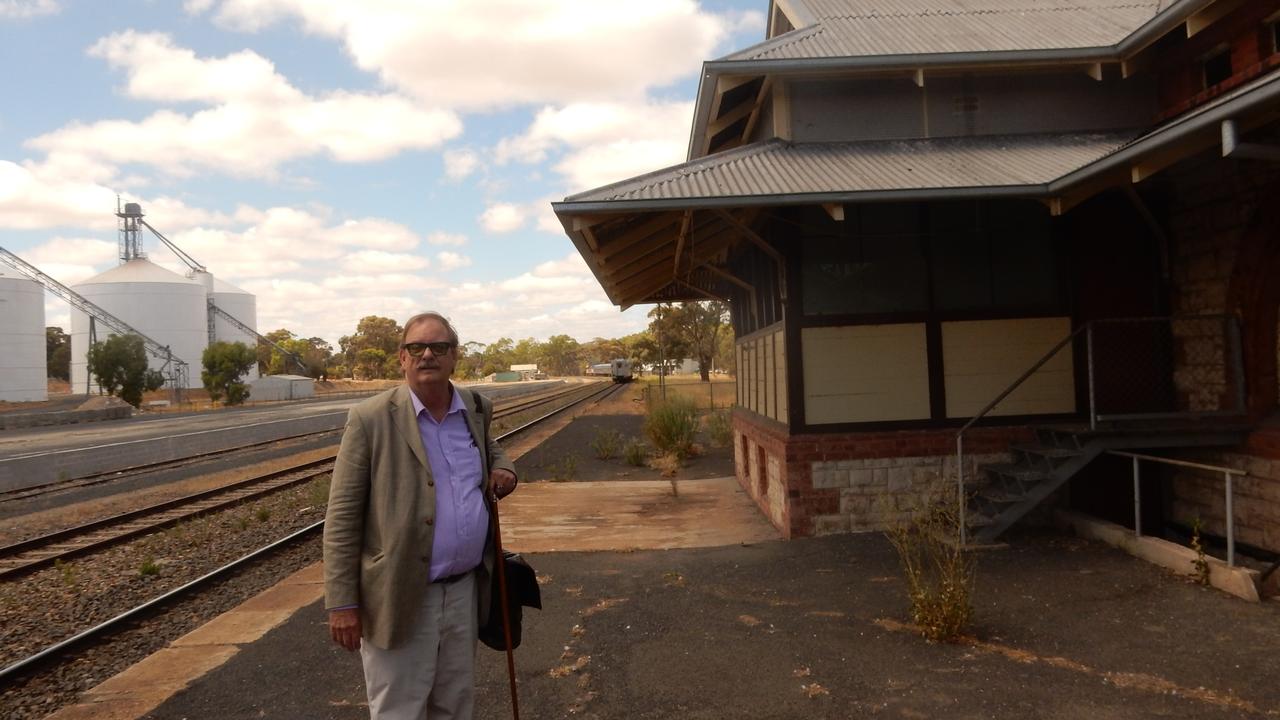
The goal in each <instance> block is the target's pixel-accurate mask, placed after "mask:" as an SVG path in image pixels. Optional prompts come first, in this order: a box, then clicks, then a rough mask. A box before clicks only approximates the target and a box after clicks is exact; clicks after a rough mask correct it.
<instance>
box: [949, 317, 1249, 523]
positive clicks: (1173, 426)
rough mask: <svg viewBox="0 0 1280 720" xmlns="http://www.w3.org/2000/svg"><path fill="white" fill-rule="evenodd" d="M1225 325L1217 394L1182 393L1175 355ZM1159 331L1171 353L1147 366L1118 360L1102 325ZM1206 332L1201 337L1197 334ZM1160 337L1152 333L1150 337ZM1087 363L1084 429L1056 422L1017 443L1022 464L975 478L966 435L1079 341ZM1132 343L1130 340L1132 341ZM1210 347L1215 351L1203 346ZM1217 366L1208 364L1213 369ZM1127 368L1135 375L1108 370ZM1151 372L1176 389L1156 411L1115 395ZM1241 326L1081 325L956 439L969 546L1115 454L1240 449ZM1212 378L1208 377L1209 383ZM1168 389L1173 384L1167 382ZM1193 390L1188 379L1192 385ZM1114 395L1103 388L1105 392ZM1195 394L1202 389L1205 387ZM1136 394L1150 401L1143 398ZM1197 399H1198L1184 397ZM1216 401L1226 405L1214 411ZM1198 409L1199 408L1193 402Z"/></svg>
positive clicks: (1178, 320) (1215, 320)
mask: <svg viewBox="0 0 1280 720" xmlns="http://www.w3.org/2000/svg"><path fill="white" fill-rule="evenodd" d="M1213 326H1217V327H1218V328H1220V330H1218V331H1217V332H1218V333H1219V334H1217V335H1216V336H1215V337H1211V338H1210V339H1211V340H1213V341H1216V342H1210V343H1208V345H1207V347H1211V348H1213V352H1214V353H1216V354H1214V355H1212V356H1210V357H1211V361H1210V362H1211V363H1212V364H1213V365H1214V366H1216V367H1219V368H1220V374H1219V377H1216V378H1211V379H1210V380H1211V381H1212V382H1215V383H1216V384H1215V385H1214V387H1215V388H1216V390H1215V392H1213V393H1208V394H1206V393H1196V392H1189V393H1179V392H1175V391H1178V390H1181V389H1182V388H1179V387H1178V386H1177V383H1176V382H1175V381H1174V378H1173V377H1172V374H1173V367H1172V362H1171V361H1170V356H1169V355H1170V354H1172V353H1174V352H1181V357H1182V358H1183V361H1184V362H1185V361H1187V358H1188V348H1191V347H1194V346H1196V342H1197V341H1203V340H1204V338H1205V335H1204V329H1205V328H1206V327H1213ZM1152 327H1156V328H1158V330H1159V333H1160V334H1161V335H1163V337H1164V342H1163V344H1162V345H1161V347H1162V348H1163V349H1164V350H1165V351H1166V352H1167V353H1168V354H1163V353H1152V356H1151V357H1150V358H1149V359H1148V361H1146V362H1138V363H1135V362H1133V358H1131V357H1124V356H1116V355H1114V354H1112V353H1113V351H1114V347H1116V346H1115V345H1114V344H1113V345H1112V348H1111V349H1108V350H1101V349H1100V348H1104V347H1106V343H1098V342H1096V337H1095V335H1096V333H1097V332H1101V330H1100V329H1099V328H1102V329H1105V330H1107V331H1108V332H1116V333H1119V334H1120V335H1121V336H1126V335H1130V336H1133V337H1140V336H1141V335H1142V334H1143V332H1144V330H1150V329H1151V328H1152ZM1197 333H1198V334H1197ZM1147 334H1148V336H1150V333H1147ZM1077 342H1082V346H1081V347H1077V348H1076V350H1077V351H1079V353H1078V356H1083V358H1082V359H1084V360H1086V361H1087V363H1088V366H1087V371H1088V375H1087V378H1088V379H1087V382H1088V388H1087V394H1088V413H1087V418H1086V421H1085V422H1083V423H1080V424H1078V425H1062V424H1046V425H1043V426H1038V427H1033V428H1032V429H1033V430H1034V432H1035V440H1034V442H1030V443H1025V444H1014V445H1011V446H1010V447H1009V454H1010V456H1011V459H1012V462H1004V463H989V464H983V465H980V466H978V467H976V468H974V469H973V472H972V473H971V475H972V477H969V478H966V470H965V455H964V439H965V433H966V432H968V431H969V430H970V429H971V428H972V427H974V426H975V425H976V424H978V423H979V422H980V421H981V420H982V419H983V418H984V417H985V416H987V415H988V414H990V413H991V412H992V411H993V410H994V409H995V408H996V407H997V406H999V405H1000V403H1002V402H1003V401H1004V400H1005V399H1006V398H1007V397H1009V396H1010V395H1011V394H1013V393H1014V391H1015V390H1017V389H1018V388H1019V387H1020V386H1021V385H1022V384H1023V383H1024V382H1026V381H1027V380H1028V379H1029V378H1030V377H1032V376H1033V375H1034V374H1035V373H1036V372H1037V371H1038V370H1039V369H1040V368H1041V367H1043V366H1044V365H1045V364H1046V363H1048V362H1049V360H1050V359H1052V358H1053V357H1054V356H1055V355H1057V354H1058V353H1059V352H1062V351H1064V350H1065V349H1066V348H1068V347H1073V344H1074V343H1077ZM1129 344H1131V343H1130V342H1129V340H1128V338H1126V341H1125V343H1122V346H1123V345H1129ZM1200 346H1205V344H1204V343H1203V342H1201V343H1200ZM1148 349H1149V348H1148ZM1206 366H1207V364H1206ZM1113 368H1121V369H1123V370H1124V372H1126V373H1129V375H1127V376H1126V375H1122V374H1120V373H1115V374H1112V375H1110V376H1108V375H1107V373H1108V371H1109V370H1111V369H1113ZM1135 371H1136V372H1138V373H1140V374H1141V373H1146V374H1147V375H1148V376H1150V377H1151V378H1152V380H1153V381H1154V385H1155V386H1158V387H1163V388H1165V389H1166V390H1167V392H1164V393H1163V397H1161V398H1159V399H1157V402H1156V405H1154V406H1153V405H1152V401H1151V397H1145V398H1140V399H1138V400H1137V401H1135V400H1134V399H1133V398H1124V397H1121V398H1119V399H1117V398H1116V397H1115V392H1114V389H1115V388H1117V387H1118V388H1121V389H1125V388H1126V386H1127V384H1128V383H1131V382H1133V377H1134V376H1133V373H1134V372H1135ZM1243 375H1244V373H1243V366H1242V356H1241V342H1240V335H1239V326H1238V323H1237V321H1236V318H1234V317H1230V316H1197V317H1172V318H1135V319H1117V320H1103V321H1091V322H1088V323H1084V324H1082V325H1080V326H1079V327H1077V328H1076V329H1075V330H1074V331H1073V332H1072V333H1071V334H1070V335H1068V336H1067V337H1066V338H1064V339H1063V340H1062V341H1061V342H1059V343H1058V344H1057V345H1055V346H1054V347H1053V348H1052V349H1051V350H1049V352H1048V353H1046V354H1045V355H1044V356H1043V357H1042V358H1041V359H1040V360H1039V361H1038V362H1036V363H1035V364H1034V365H1032V367H1031V368H1030V369H1028V370H1027V371H1026V372H1025V373H1023V374H1022V375H1021V376H1020V377H1019V378H1018V379H1017V380H1015V381H1014V382H1013V383H1012V384H1011V385H1010V386H1009V387H1007V388H1006V389H1005V390H1004V391H1003V392H1001V393H1000V394H999V395H997V396H996V398H995V399H994V400H992V401H991V402H990V403H988V404H987V405H986V407H984V408H983V409H982V410H981V411H980V412H979V413H978V414H977V415H976V416H975V417H973V418H972V419H970V420H969V421H968V422H967V423H966V424H965V425H964V427H962V428H961V429H960V431H959V432H957V433H956V461H955V468H956V481H957V503H958V508H959V511H958V520H959V528H958V530H959V533H958V534H959V538H958V540H959V543H960V544H961V545H970V544H977V545H989V544H992V543H994V542H995V541H996V539H997V538H998V537H999V536H1000V535H1001V534H1002V533H1003V532H1005V531H1006V530H1008V529H1009V527H1010V526H1012V525H1013V524H1014V523H1015V522H1017V521H1018V520H1019V519H1021V518H1023V517H1025V516H1026V515H1027V514H1028V513H1029V512H1031V511H1032V510H1033V509H1034V508H1035V507H1036V506H1038V505H1039V504H1040V503H1041V502H1043V501H1044V500H1045V499H1046V498H1048V497H1049V496H1051V495H1052V494H1053V493H1054V491H1056V490H1058V489H1059V488H1061V487H1062V486H1063V485H1064V484H1065V483H1066V482H1067V481H1068V480H1070V479H1071V478H1072V477H1073V476H1075V475H1076V474H1077V473H1079V472H1080V471H1081V470H1083V469H1084V468H1085V467H1086V466H1088V465H1089V463H1091V462H1093V460H1094V459H1095V458H1097V457H1098V456H1099V455H1101V454H1103V453H1104V452H1107V451H1112V450H1139V449H1141V450H1151V449H1157V448H1188V447H1212V446H1230V445H1236V444H1238V443H1240V442H1241V441H1242V440H1243V438H1244V435H1245V433H1246V432H1247V431H1248V426H1247V425H1246V424H1245V423H1244V422H1243V416H1244V384H1243ZM1201 379H1202V381H1203V378H1201ZM1161 384H1163V385H1161ZM1184 385H1185V382H1184ZM1100 386H1101V387H1103V388H1104V391H1102V392H1100V391H1099V387H1100ZM1193 389H1194V390H1199V389H1202V388H1201V387H1199V386H1197V387H1195V388H1193ZM1136 395H1139V396H1141V395H1142V393H1141V392H1138V393H1136ZM1179 395H1185V396H1187V398H1191V397H1193V396H1194V399H1193V400H1188V399H1185V398H1180V397H1179ZM1206 397H1215V398H1216V400H1214V401H1213V402H1211V403H1209V404H1208V406H1206V400H1205V398H1206ZM1193 404H1194V406H1193Z"/></svg>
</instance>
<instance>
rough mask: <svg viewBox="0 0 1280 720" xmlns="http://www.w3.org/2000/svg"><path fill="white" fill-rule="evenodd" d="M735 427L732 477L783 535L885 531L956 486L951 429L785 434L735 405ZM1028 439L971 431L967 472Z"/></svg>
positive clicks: (1018, 431) (1015, 431) (1020, 432)
mask: <svg viewBox="0 0 1280 720" xmlns="http://www.w3.org/2000/svg"><path fill="white" fill-rule="evenodd" d="M733 425H734V456H735V463H736V469H737V476H738V482H739V483H740V484H741V485H742V487H743V489H744V490H746V492H747V494H748V495H750V496H751V498H752V499H754V500H755V501H756V504H757V505H758V506H759V507H760V510H761V512H763V513H764V514H765V516H766V517H768V518H769V520H770V521H771V522H772V523H773V524H774V525H775V526H776V527H777V528H778V529H779V531H781V533H782V534H783V536H784V537H788V538H790V537H806V536H811V535H824V534H829V533H838V532H860V531H869V530H879V529H883V528H885V527H886V526H887V524H888V523H891V522H897V521H900V520H904V519H906V518H908V517H910V516H911V515H912V514H913V513H914V512H916V511H918V510H920V509H921V508H922V507H923V504H924V501H925V499H926V498H927V497H930V496H935V495H937V494H938V493H941V494H942V496H943V497H949V496H950V495H951V493H953V492H954V487H955V486H954V482H955V475H954V463H955V451H956V441H955V430H949V429H944V430H902V431H875V432H852V433H823V434H809V435H791V434H789V433H788V432H787V429H786V427H785V426H783V425H782V424H781V423H776V422H772V421H770V420H768V419H766V418H762V417H760V416H759V415H756V414H754V413H751V412H747V411H745V410H742V409H741V408H738V409H735V410H734V414H733ZM1031 437H1032V433H1031V431H1030V430H1029V429H1027V428H1025V427H1001V428H977V429H975V430H972V431H970V433H968V434H966V436H965V455H966V458H967V460H966V463H965V465H966V474H967V476H968V477H973V473H974V468H975V467H976V466H977V465H978V464H981V463H983V462H992V461H995V460H1003V459H1007V455H1006V454H1005V453H1006V449H1007V448H1008V446H1009V443H1011V442H1018V441H1026V440H1030V439H1031Z"/></svg>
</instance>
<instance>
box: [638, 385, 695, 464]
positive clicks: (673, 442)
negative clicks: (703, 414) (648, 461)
mask: <svg viewBox="0 0 1280 720" xmlns="http://www.w3.org/2000/svg"><path fill="white" fill-rule="evenodd" d="M644 432H645V435H647V436H648V437H649V441H650V442H652V443H653V446H654V447H656V448H657V449H658V451H659V452H661V453H670V454H672V455H675V456H676V457H677V458H678V459H680V460H683V459H685V458H687V457H689V455H691V454H692V453H693V440H694V437H695V436H696V435H697V434H698V410H697V407H696V406H695V405H694V403H693V401H692V400H690V399H688V398H684V397H668V398H667V400H666V401H661V400H659V401H657V402H654V403H652V404H651V405H650V407H649V412H648V414H647V415H646V416H645V419H644Z"/></svg>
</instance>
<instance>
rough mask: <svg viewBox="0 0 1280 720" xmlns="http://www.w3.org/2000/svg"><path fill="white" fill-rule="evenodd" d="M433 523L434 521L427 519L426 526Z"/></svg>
mask: <svg viewBox="0 0 1280 720" xmlns="http://www.w3.org/2000/svg"><path fill="white" fill-rule="evenodd" d="M434 522H435V520H433V519H431V518H427V524H428V525H430V524H432V523H434Z"/></svg>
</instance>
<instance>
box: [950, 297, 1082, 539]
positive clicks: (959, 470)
mask: <svg viewBox="0 0 1280 720" xmlns="http://www.w3.org/2000/svg"><path fill="white" fill-rule="evenodd" d="M1092 327H1093V321H1089V322H1086V323H1084V324H1082V325H1080V326H1079V327H1077V328H1076V329H1075V330H1072V331H1071V334H1070V335H1067V336H1066V337H1065V338H1063V339H1062V340H1061V341H1059V342H1058V344H1057V345H1054V346H1053V349H1051V350H1049V352H1047V353H1045V354H1044V357H1041V358H1040V359H1039V360H1037V361H1036V363H1035V364H1034V365H1032V366H1031V369H1029V370H1027V371H1026V372H1024V373H1022V375H1020V376H1018V379H1017V380H1014V381H1013V383H1011V384H1010V385H1009V387H1007V388H1005V389H1004V392H1002V393H1000V394H999V395H997V396H996V398H995V399H994V400H992V401H991V402H989V403H987V405H986V407H984V408H982V410H980V411H978V414H977V415H974V416H973V417H972V418H970V419H969V422H967V423H965V424H964V426H963V427H961V428H960V430H959V431H957V432H956V500H957V503H958V505H957V508H958V510H957V513H956V526H957V528H958V529H959V531H960V547H964V546H965V545H966V544H967V538H966V533H967V528H966V527H965V506H966V502H965V495H964V434H965V432H967V431H968V430H969V428H971V427H973V426H974V424H975V423H977V422H978V421H979V420H981V419H982V418H984V417H986V415H987V413H989V412H991V411H992V410H994V409H995V407H996V406H997V405H999V404H1000V403H1001V401H1003V400H1004V399H1005V398H1007V397H1009V395H1010V394H1011V393H1013V391H1014V390H1017V389H1018V387H1019V386H1020V385H1022V383H1024V382H1026V381H1027V379H1028V378H1030V377H1031V376H1032V375H1034V374H1035V373H1036V371H1037V370H1039V369H1040V368H1041V367H1043V366H1044V364H1045V363H1047V362H1049V360H1051V359H1053V356H1055V355H1057V354H1058V353H1059V352H1060V351H1061V350H1062V348H1064V347H1066V346H1067V345H1069V344H1070V343H1071V342H1072V341H1073V340H1075V339H1076V336H1077V335H1079V334H1080V333H1082V332H1086V331H1087V332H1089V337H1090V340H1092V337H1093V335H1092ZM1090 345H1092V342H1090ZM1089 388H1090V392H1089V396H1090V398H1092V397H1093V354H1092V347H1091V348H1090V353H1089ZM1089 415H1090V416H1091V417H1092V415H1093V408H1092V407H1090V409H1089Z"/></svg>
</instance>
